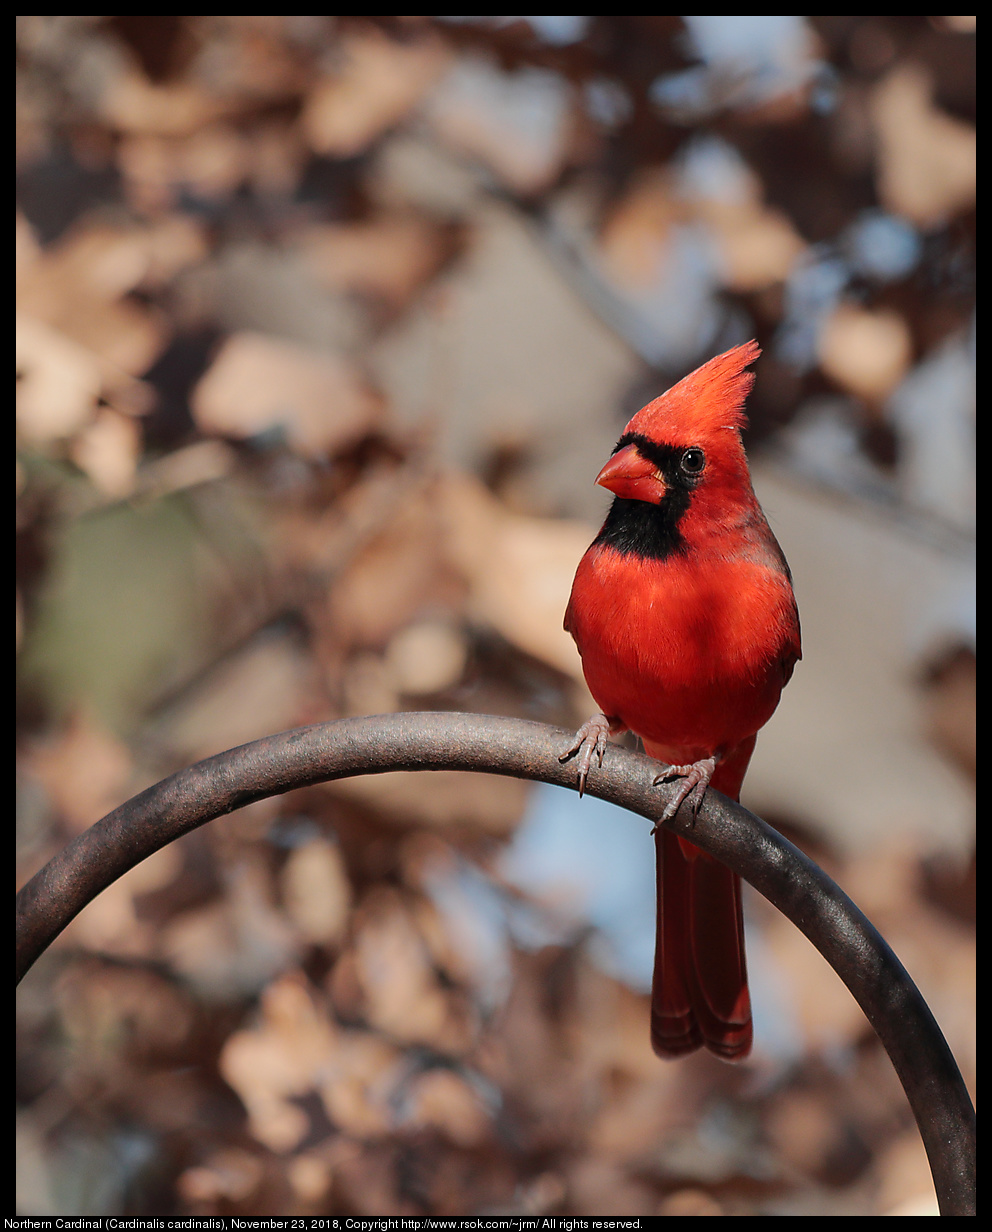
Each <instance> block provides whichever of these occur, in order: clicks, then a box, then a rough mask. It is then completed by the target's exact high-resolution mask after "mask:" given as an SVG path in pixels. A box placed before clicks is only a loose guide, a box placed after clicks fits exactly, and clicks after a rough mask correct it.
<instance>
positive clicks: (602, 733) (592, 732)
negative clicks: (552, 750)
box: [558, 714, 610, 797]
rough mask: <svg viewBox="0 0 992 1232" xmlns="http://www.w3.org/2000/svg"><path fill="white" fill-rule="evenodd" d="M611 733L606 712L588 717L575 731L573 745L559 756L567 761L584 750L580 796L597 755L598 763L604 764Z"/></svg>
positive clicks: (579, 769)
mask: <svg viewBox="0 0 992 1232" xmlns="http://www.w3.org/2000/svg"><path fill="white" fill-rule="evenodd" d="M609 735H610V721H609V719H608V718H607V717H606V715H605V714H594V715H593V716H592V718H591V719H586V721H585V722H584V723H583V724H582V726H581V727H580V728H579V730H578V731H577V732H576V733H575V739H574V740H573V741H572V743H571V745H569V747H568V748H567V749H566V750H565V752H564V753H562V754H561V755H560V756H559V758H558V760H559V761H561V762H565V761H568V759H569V758H570V757H574V756H575V754H576V753H578V752H579V750H580V749H581V750H582V755H581V757H580V758H579V764H578V767H577V769H578V777H579V796H580V797H581V796H582V795H583V794H584V793H585V790H586V778H587V777H588V774H589V770H590V768H591V766H592V759H593V758H594V757H595V758H596V761H597V764H598V765H600V766H602V764H603V754H604V753H605V752H606V742H607V740H608V738H609Z"/></svg>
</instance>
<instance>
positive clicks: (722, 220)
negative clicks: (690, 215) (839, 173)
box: [703, 201, 806, 293]
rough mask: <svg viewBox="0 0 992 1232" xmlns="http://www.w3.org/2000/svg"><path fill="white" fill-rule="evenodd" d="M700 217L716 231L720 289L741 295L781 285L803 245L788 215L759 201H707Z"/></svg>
mask: <svg viewBox="0 0 992 1232" xmlns="http://www.w3.org/2000/svg"><path fill="white" fill-rule="evenodd" d="M703 217H704V218H705V219H706V221H707V222H709V224H710V225H711V227H712V228H713V229H714V231H715V232H716V238H717V244H718V246H719V250H720V258H721V264H722V270H721V278H722V281H723V284H724V286H726V287H729V288H730V289H731V290H733V291H740V292H743V293H746V292H749V291H759V290H761V289H762V287H767V286H769V285H771V284H772V283H776V282H784V281H785V279H786V278H787V277H788V276H789V272H790V271H791V269H792V267H793V265H794V264H795V262H796V260H797V258H798V257H799V256H800V254H801V253H802V252H803V251H804V249H805V247H806V245H805V243H804V242H803V240H802V238H801V237H800V236H799V234H798V233H797V232H796V229H795V227H793V225H792V223H791V221H790V220H789V218H788V216H787V215H786V214H784V213H783V212H782V211H781V210H776V209H769V208H768V207H767V206H764V205H762V204H761V203H760V202H757V201H756V202H747V203H739V204H738V203H735V204H732V205H727V206H722V205H718V204H717V203H715V202H710V203H709V204H708V207H707V208H706V209H705V211H704V212H703Z"/></svg>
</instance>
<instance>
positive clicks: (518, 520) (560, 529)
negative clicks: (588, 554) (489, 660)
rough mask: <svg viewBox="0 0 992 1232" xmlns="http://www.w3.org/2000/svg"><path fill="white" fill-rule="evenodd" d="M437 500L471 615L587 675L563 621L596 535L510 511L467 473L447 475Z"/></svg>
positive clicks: (574, 524) (579, 675)
mask: <svg viewBox="0 0 992 1232" xmlns="http://www.w3.org/2000/svg"><path fill="white" fill-rule="evenodd" d="M438 504H439V507H440V509H441V511H442V515H443V518H444V531H445V538H446V544H447V550H448V551H449V552H450V554H451V558H452V560H453V562H455V563H456V564H457V566H458V568H459V569H460V570H461V571H462V573H463V574H464V576H465V577H466V578H467V579H468V581H469V584H470V587H471V595H470V600H469V611H470V613H471V616H472V617H473V618H474V619H476V620H479V621H481V622H483V623H485V624H488V625H489V626H491V627H492V628H494V629H496V630H497V632H498V633H500V634H501V636H503V637H505V638H506V640H507V641H508V642H510V643H512V644H513V645H514V646H517V647H519V648H520V649H521V650H523V651H525V652H526V653H527V654H530V655H533V656H534V657H535V658H538V659H542V660H543V661H544V662H545V663H549V664H551V666H552V667H556V668H558V670H559V671H562V672H565V673H567V674H568V675H570V676H573V677H575V678H576V679H578V680H581V679H582V662H581V660H580V658H579V653H578V651H577V650H576V648H575V643H574V642H573V641H572V639H571V637H570V636H569V635H568V634H567V633H566V632H565V630H564V628H563V627H562V619H563V617H564V614H565V608H566V606H567V605H568V596H569V594H570V593H571V589H572V578H573V577H574V575H575V567H576V565H577V564H578V563H579V560H580V559H581V558H582V555H583V553H584V552H585V550H586V548H587V547H588V546H589V544H590V542H591V540H592V538H593V535H594V533H595V532H594V531H593V530H592V529H591V528H590V527H589V526H587V525H585V523H582V522H573V521H568V520H566V519H554V518H531V517H525V516H523V515H520V514H513V513H510V512H508V511H507V510H506V509H505V508H504V507H503V506H502V505H501V504H500V503H499V501H497V500H496V499H495V498H494V497H492V496H490V494H489V493H488V492H487V491H486V489H485V487H484V486H483V485H482V484H481V483H479V481H478V480H475V479H472V478H470V477H469V476H467V475H455V474H451V475H449V476H447V477H446V478H445V480H444V483H443V484H442V485H441V486H440V487H439V489H438Z"/></svg>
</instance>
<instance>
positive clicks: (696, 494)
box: [562, 342, 802, 1060]
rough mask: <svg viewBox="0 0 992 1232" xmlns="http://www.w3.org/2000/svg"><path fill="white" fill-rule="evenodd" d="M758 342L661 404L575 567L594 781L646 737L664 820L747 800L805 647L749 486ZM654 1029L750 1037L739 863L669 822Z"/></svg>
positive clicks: (705, 369) (622, 456) (631, 433)
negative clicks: (613, 755)
mask: <svg viewBox="0 0 992 1232" xmlns="http://www.w3.org/2000/svg"><path fill="white" fill-rule="evenodd" d="M760 354H761V351H760V348H759V347H758V344H757V343H756V342H746V343H745V344H744V345H743V346H739V347H734V348H733V350H730V351H726V352H725V353H724V354H723V355H718V356H717V357H716V358H715V359H711V360H710V361H709V362H708V363H705V364H703V366H702V367H701V368H697V369H696V371H695V372H692V373H690V374H689V375H688V376H687V377H685V379H684V380H682V381H679V383H678V384H677V385H674V386H673V387H672V388H671V389H670V390H668V392H667V393H664V394H662V395H661V397H660V398H656V399H655V400H654V401H653V402H650V403H648V405H647V406H646V407H644V408H643V410H640V411H638V412H637V414H636V415H635V416H634V418H633V419H632V420H631V421H630V423H628V424H627V427H626V428H625V429H624V433H623V435H622V436H621V437H620V440H619V441H618V442H617V446H616V448H615V449H614V451H613V456H612V457H611V458H610V460H609V462H607V464H606V465H605V466H604V467H603V469H602V470H601V471H600V472H599V475H598V476H597V477H596V482H597V483H598V484H601V485H602V486H603V487H604V488H609V489H610V491H611V492H613V493H614V500H613V505H612V506H611V508H610V511H609V513H608V514H607V517H606V521H605V522H604V523H603V528H602V530H601V531H600V532H599V534H598V535H597V536H596V538H595V539H594V540H593V542H592V545H591V546H590V548H589V550H588V551H587V552H586V554H585V556H583V558H582V560H581V561H580V563H579V567H578V570H577V571H576V574H575V581H574V582H573V583H572V595H571V598H570V599H569V603H568V609H567V611H566V613H565V628H566V629H567V630H568V631H569V633H571V635H572V637H573V638H574V639H575V642H576V645H577V646H578V648H579V653H580V654H581V656H582V669H583V672H584V674H585V678H586V682H587V683H588V685H589V690H590V692H591V693H592V695H593V697H594V698H595V700H596V702H597V704H598V705H599V707H600V708H601V710H602V713H601V714H597V715H594V716H593V717H592V718H591V719H590V720H589V721H588V722H587V723H585V724H583V726H582V727H581V728H580V729H579V731H578V732H577V733H576V737H575V743H574V744H573V745H572V747H571V748H570V749H568V750H567V751H566V752H565V753H564V754H563V755H562V760H563V761H565V760H567V759H568V758H569V757H571V756H574V755H575V754H576V753H578V752H579V751H580V750H581V756H580V759H579V762H578V770H579V790H580V792H581V791H582V789H583V788H584V786H585V780H586V776H587V774H588V772H589V768H590V766H591V765H592V760H593V758H594V757H596V758H597V759H598V761H599V763H600V764H602V760H603V751H604V749H605V748H606V740H607V736H608V735H609V734H610V733H618V732H622V731H625V730H629V731H632V732H634V733H635V734H636V735H638V736H640V738H641V740H642V741H643V743H644V748H645V750H646V751H647V752H648V753H649V754H650V756H652V757H656V758H658V760H659V761H662V762H665V763H667V764H668V769H667V770H666V771H665V772H664V773H663V774H661V775H659V777H658V779H657V780H656V782H661V781H662V779H671V778H679V779H681V782H680V784H679V788H678V791H677V793H676V795H675V797H674V798H673V799H672V801H671V803H670V804H669V806H668V807H667V808H666V810H665V813H664V817H663V820H666V819H668V818H669V817H673V816H674V815H675V813H676V811H677V810H678V808H679V806H680V805H681V804H682V803H683V801H687V802H688V804H689V807H690V808H692V810H693V812H694V813H695V812H696V811H697V810H698V808H699V806H700V804H701V802H702V799H703V796H704V794H705V792H706V789H707V787H708V786H713V787H715V788H717V789H718V790H719V791H722V792H724V793H725V794H726V795H728V796H730V797H731V798H732V799H734V800H737V799H739V798H740V790H741V783H742V782H743V781H744V774H745V772H746V771H747V767H748V762H749V761H750V760H751V753H752V752H753V750H754V742H755V737H756V734H757V732H758V730H759V729H760V728H761V727H762V726H763V725H764V724H765V723H767V722H768V719H769V718H770V717H771V715H772V713H773V711H774V710H775V707H776V706H777V705H778V700H779V696H780V694H781V692H782V689H783V687H784V686H785V684H786V683H787V681H788V680H789V677H790V676H791V675H792V669H793V668H794V666H795V664H796V660H797V659H799V658H800V657H801V653H802V652H801V649H800V642H799V613H798V611H797V609H796V600H795V597H794V595H793V593H792V577H791V575H790V573H789V566H788V565H787V564H786V562H785V557H784V556H783V555H782V549H781V548H780V547H779V545H778V543H777V542H776V539H775V536H774V535H773V534H772V532H771V528H770V527H769V525H768V523H767V521H766V520H765V515H764V514H763V513H762V511H761V507H760V506H759V504H758V501H757V499H756V497H755V495H754V491H753V489H752V487H751V476H750V473H749V471H748V466H747V458H746V456H745V454H744V446H743V443H742V442H741V429H742V428H744V427H745V426H746V424H747V419H746V417H745V414H744V399H745V397H746V396H747V394H748V392H749V391H750V389H751V386H752V385H753V383H754V376H753V374H752V373H750V372H745V368H746V367H747V366H748V364H751V363H753V362H754V360H756V359H757V357H758V356H759V355H760ZM656 844H657V855H658V917H657V918H658V923H657V940H656V948H655V964H654V984H653V988H652V993H651V1043H652V1046H653V1047H654V1050H655V1052H656V1053H658V1055H659V1056H662V1057H677V1056H681V1055H682V1054H683V1053H687V1052H692V1051H693V1050H694V1049H696V1048H699V1047H700V1046H701V1045H703V1044H705V1046H706V1047H707V1048H709V1050H710V1051H711V1052H714V1053H716V1054H717V1056H721V1057H725V1058H726V1059H728V1060H733V1059H736V1058H739V1057H744V1056H746V1055H747V1054H748V1052H750V1050H751V1036H752V1031H751V1000H750V996H749V994H748V988H747V970H746V967H745V961H744V924H743V918H742V915H741V885H740V878H739V877H737V876H736V874H734V873H732V872H731V871H730V870H729V869H728V868H725V867H724V866H723V865H722V864H720V863H718V862H717V861H716V860H714V859H713V858H712V857H710V856H707V855H705V854H704V853H703V852H702V851H700V850H699V848H698V847H695V846H694V845H693V844H692V843H689V842H687V841H686V840H685V839H682V838H679V837H677V836H676V835H674V834H672V833H670V832H669V831H668V830H667V829H664V828H661V827H659V828H658V830H657V832H656Z"/></svg>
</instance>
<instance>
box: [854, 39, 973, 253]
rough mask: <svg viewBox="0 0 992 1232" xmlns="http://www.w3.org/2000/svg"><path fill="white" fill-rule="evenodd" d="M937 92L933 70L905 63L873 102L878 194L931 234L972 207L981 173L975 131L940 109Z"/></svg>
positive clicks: (881, 85) (884, 82) (878, 88)
mask: <svg viewBox="0 0 992 1232" xmlns="http://www.w3.org/2000/svg"><path fill="white" fill-rule="evenodd" d="M932 91H933V82H932V80H931V77H930V72H929V70H928V69H927V68H925V67H924V66H923V65H921V64H914V63H912V62H903V63H901V64H899V65H898V66H897V67H896V68H894V69H893V70H892V71H891V72H890V73H889V74H888V75H887V76H886V77H884V78H883V79H882V80H881V81H880V82H879V83H878V85H877V86H876V87H875V89H874V92H873V94H872V96H871V102H870V113H871V119H872V124H873V126H874V130H875V139H876V142H877V146H878V195H879V197H880V198H881V200H882V201H883V202H884V204H885V205H886V206H887V207H888V208H889V209H891V210H894V211H896V212H897V213H899V214H905V216H906V217H907V218H910V219H912V221H913V222H915V223H917V224H918V225H919V226H921V227H923V228H925V229H927V230H930V229H933V228H936V227H939V226H940V225H941V224H942V223H944V222H946V221H947V219H948V218H949V217H951V216H953V215H954V214H956V213H958V212H961V211H963V210H968V209H971V208H972V206H973V205H974V203H975V191H976V184H977V174H978V172H977V162H976V157H977V138H976V133H975V129H974V127H973V126H972V125H971V124H965V123H964V122H963V121H961V120H956V119H954V118H953V117H952V116H949V115H947V114H946V112H943V111H940V110H939V109H938V108H936V107H935V106H934V105H933V99H932Z"/></svg>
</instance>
